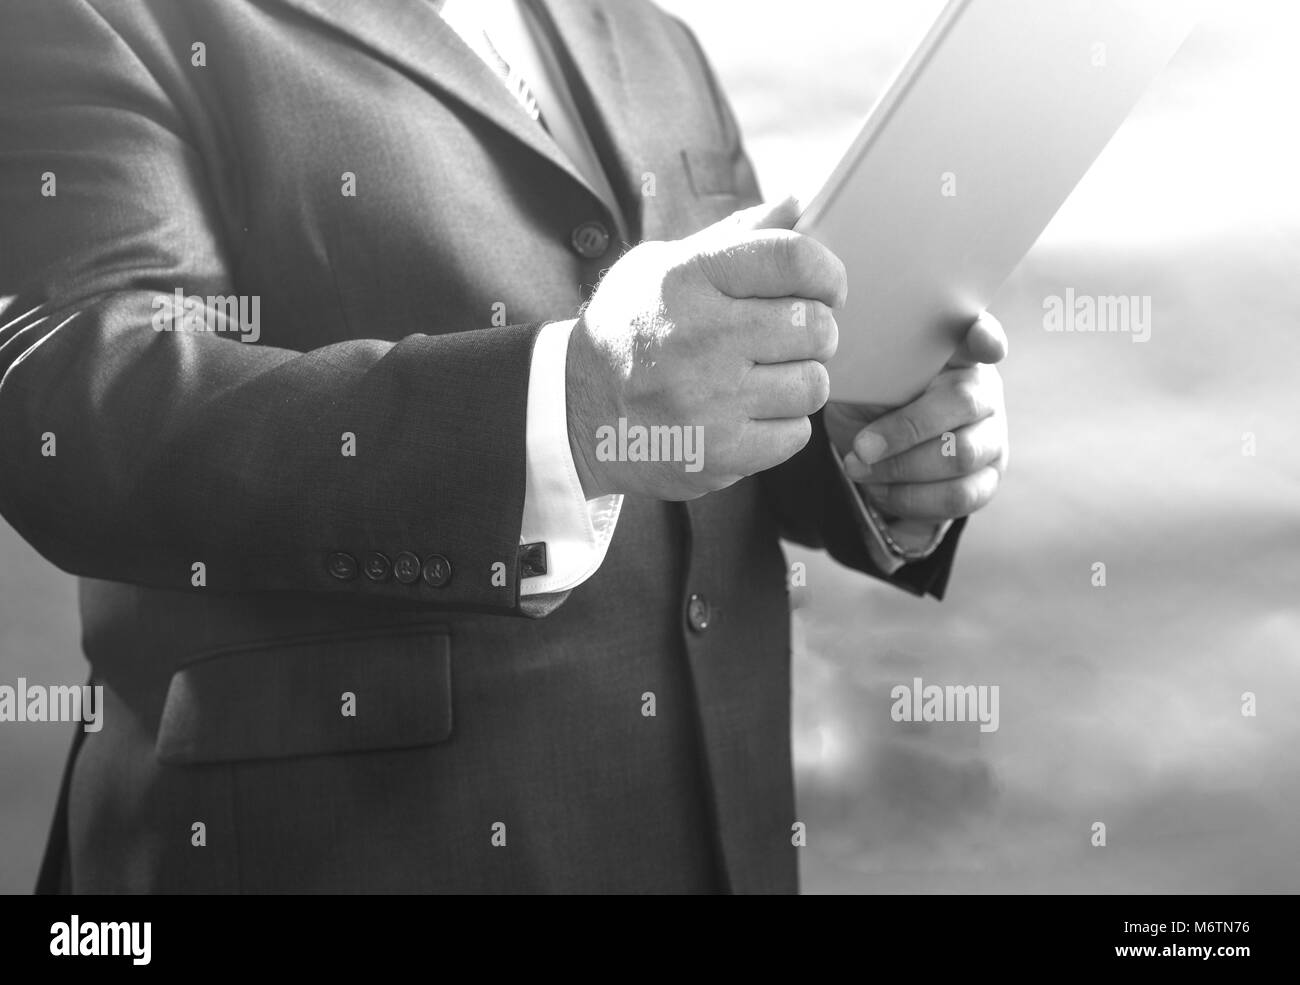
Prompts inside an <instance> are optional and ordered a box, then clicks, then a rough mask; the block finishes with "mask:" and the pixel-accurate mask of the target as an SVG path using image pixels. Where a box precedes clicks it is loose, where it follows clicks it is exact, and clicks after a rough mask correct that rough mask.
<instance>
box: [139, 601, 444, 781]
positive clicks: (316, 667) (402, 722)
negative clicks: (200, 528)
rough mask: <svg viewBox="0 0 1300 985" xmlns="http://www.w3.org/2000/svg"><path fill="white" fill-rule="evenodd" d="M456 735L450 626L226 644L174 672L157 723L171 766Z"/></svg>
mask: <svg viewBox="0 0 1300 985" xmlns="http://www.w3.org/2000/svg"><path fill="white" fill-rule="evenodd" d="M450 736H451V637H450V635H449V633H448V632H447V630H446V628H445V627H440V626H416V627H410V626H403V627H397V628H394V629H392V630H387V631H379V632H376V631H374V630H366V631H362V632H358V633H351V634H343V635H329V636H302V637H293V638H290V639H281V640H272V641H267V642H261V643H254V644H249V645H247V646H240V647H238V648H230V649H226V650H223V651H220V652H217V653H214V654H211V655H208V656H205V657H202V658H200V659H198V660H196V661H194V662H193V663H189V664H187V665H186V666H184V667H182V668H181V669H180V670H178V671H176V673H175V674H173V676H172V679H171V683H170V685H169V687H168V690H167V697H166V700H165V702H164V705H163V711H162V717H161V720H160V722H159V727H158V738H157V743H156V751H157V754H158V758H159V759H160V760H161V761H162V762H164V763H170V764H182V765H188V764H198V763H217V762H229V761H236V760H249V759H272V758H280V757H287V756H314V755H324V754H337V753H356V752H368V751H373V750H380V749H401V748H410V747H415V746H427V745H433V744H435V743H438V742H442V741H445V740H446V739H448V738H449V737H450Z"/></svg>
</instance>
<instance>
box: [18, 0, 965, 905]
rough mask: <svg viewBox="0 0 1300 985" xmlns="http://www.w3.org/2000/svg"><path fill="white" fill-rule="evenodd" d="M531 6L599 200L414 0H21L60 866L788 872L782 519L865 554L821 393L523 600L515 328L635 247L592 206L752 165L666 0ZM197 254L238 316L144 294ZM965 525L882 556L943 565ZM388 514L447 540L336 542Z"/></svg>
mask: <svg viewBox="0 0 1300 985" xmlns="http://www.w3.org/2000/svg"><path fill="white" fill-rule="evenodd" d="M539 9H540V11H541V15H542V17H543V20H544V21H545V23H546V25H547V33H548V35H549V37H550V42H551V43H552V44H553V45H555V46H556V48H557V50H558V51H559V52H560V55H561V58H562V61H563V62H564V65H565V68H566V74H567V77H568V80H569V84H570V86H571V87H572V88H573V90H574V93H575V96H576V98H577V101H578V104H579V107H580V109H581V111H582V114H583V118H584V122H585V124H586V125H587V127H588V128H589V129H590V130H591V132H592V134H593V136H594V139H595V142H596V145H597V148H598V149H599V152H600V156H601V160H602V162H603V164H604V166H605V168H606V170H607V171H608V172H609V175H610V179H611V181H612V183H613V186H614V188H615V190H616V192H617V194H618V196H619V205H620V212H621V214H619V215H610V214H608V212H607V210H606V208H605V207H604V206H603V205H602V204H601V202H600V200H599V199H598V198H597V197H596V196H595V195H594V194H593V193H592V191H591V189H590V188H588V187H587V185H586V184H585V183H584V181H583V180H582V179H581V178H580V177H579V176H578V175H577V174H576V173H575V172H574V170H573V168H572V166H571V165H570V164H569V163H567V162H566V161H565V160H564V158H563V157H562V156H561V155H560V154H559V152H558V151H557V150H556V148H555V146H554V145H553V144H552V143H551V141H550V139H549V137H548V136H547V134H546V133H545V132H544V131H543V130H542V129H540V128H539V127H537V126H536V125H534V124H532V123H531V121H529V120H528V119H527V117H526V116H525V115H524V114H522V113H521V112H520V111H519V107H518V106H517V105H516V104H515V103H514V102H513V101H512V97H511V95H510V94H509V93H508V92H507V91H506V90H505V88H504V87H503V86H502V85H501V84H500V82H499V81H498V80H497V79H496V78H495V77H494V76H493V75H492V74H491V73H490V71H489V70H487V69H486V68H485V66H484V65H483V64H482V63H481V62H480V61H479V59H478V58H477V57H476V56H475V55H474V54H473V53H472V52H471V51H469V50H468V49H467V48H466V47H465V46H464V45H463V44H462V43H461V42H460V41H459V39H458V38H457V37H456V36H455V35H454V34H453V33H451V31H450V30H449V29H448V28H447V27H446V26H445V25H444V24H443V22H442V21H441V19H440V18H439V16H438V15H437V13H436V12H435V11H434V10H433V9H432V8H431V7H430V5H428V4H426V3H424V2H418V0H410V2H396V0H394V2H386V3H356V2H351V0H193V2H187V0H4V2H3V18H4V22H5V31H4V34H3V36H2V37H0V196H2V197H0V298H3V299H4V300H3V302H0V303H3V304H4V305H5V308H4V312H3V315H2V316H0V326H3V329H2V331H0V357H2V358H0V372H3V383H2V384H0V454H2V456H3V461H4V463H5V465H4V470H3V480H0V508H2V509H3V513H4V515H5V517H7V518H8V520H9V521H10V522H11V523H12V524H13V525H14V527H15V528H17V529H18V531H19V532H20V533H21V534H22V535H23V536H24V537H26V538H27V539H28V540H29V541H30V542H31V543H32V544H33V545H35V546H36V548H37V549H39V550H40V551H41V552H42V553H43V554H44V556H45V557H47V558H48V559H49V560H51V561H52V562H53V563H55V564H57V565H59V566H60V567H62V568H64V569H65V570H67V571H69V572H72V573H74V574H76V575H78V576H80V577H81V608H82V618H83V621H84V643H85V652H86V656H87V658H88V659H89V661H90V664H91V668H92V670H91V673H92V676H93V678H94V680H96V681H97V682H99V683H102V684H103V685H104V686H105V688H106V696H105V702H106V708H105V725H104V728H103V730H102V731H100V732H98V733H93V734H83V733H81V732H80V731H79V732H78V744H77V746H76V747H75V748H74V750H73V754H72V756H71V757H70V761H69V769H68V775H67V777H66V778H65V789H64V795H63V802H62V806H61V810H60V813H59V816H58V817H57V818H56V823H55V825H54V832H53V836H52V839H51V844H50V848H49V850H48V854H47V858H46V865H45V868H44V875H43V885H44V886H45V887H46V888H57V887H58V886H60V885H61V886H62V887H63V888H70V889H72V890H75V891H169V890H178V891H274V890H303V891H316V890H328V891H334V890H338V891H354V890H369V891H374V890H378V891H388V890H393V891H411V890H418V891H481V890H521V891H611V890H632V891H672V892H675V891H699V890H703V891H709V890H723V889H731V890H735V891H742V892H768V891H782V892H788V891H793V890H795V889H796V888H797V867H796V859H795V854H796V852H795V849H794V848H793V847H792V845H791V825H792V824H793V823H794V822H795V821H796V820H797V817H796V814H795V806H794V797H793V790H792V776H791V762H790V717H789V700H790V673H789V662H790V651H789V616H788V605H787V592H786V564H785V561H784V559H783V556H782V553H781V548H780V545H779V542H778V539H779V537H781V536H784V537H787V538H790V539H793V540H795V541H798V542H801V543H803V544H807V545H812V546H824V547H826V548H827V549H828V550H829V551H830V552H831V554H832V555H833V556H834V557H836V558H837V559H839V560H840V561H841V562H842V563H844V564H846V565H849V566H851V567H853V568H856V569H858V570H861V571H864V572H867V573H876V572H875V571H874V570H873V568H872V565H871V562H870V561H869V559H868V557H867V554H866V551H865V543H864V540H863V536H862V531H861V529H860V528H859V526H858V519H857V513H856V511H855V509H854V507H853V504H852V502H851V500H850V497H849V495H848V493H847V491H846V490H845V489H844V488H843V487H842V486H841V485H840V483H839V482H837V481H836V475H835V473H834V471H833V469H832V465H833V462H832V458H831V452H830V450H829V448H828V446H827V442H826V440H825V438H824V437H823V436H822V431H821V428H820V427H817V428H814V434H815V437H814V439H813V441H812V442H811V443H810V444H809V445H808V447H807V448H806V449H805V450H804V451H803V452H802V453H800V454H799V455H798V456H796V457H795V458H793V459H791V460H790V461H789V462H787V463H786V464H785V465H783V466H782V467H780V468H778V469H775V470H772V471H771V472H769V473H766V474H764V475H762V476H759V477H756V478H754V479H750V480H746V481H743V482H740V483H738V484H737V485H735V486H733V487H732V488H730V489H728V490H726V491H724V492H720V493H716V494H713V495H710V496H708V497H705V498H703V499H701V500H698V501H696V502H692V503H690V504H686V505H683V504H674V503H663V502H654V501H647V500H638V499H628V501H627V502H626V505H625V507H624V510H623V514H622V519H621V521H620V522H619V524H618V529H617V534H616V536H615V538H614V540H613V544H612V546H611V548H610V550H609V554H608V557H607V559H606V561H605V563H604V565H603V566H602V567H601V569H600V570H599V572H598V573H597V574H596V575H595V576H594V577H593V578H591V579H590V580H589V581H588V582H586V583H585V584H583V585H582V586H580V587H579V588H577V589H576V590H574V591H573V592H571V593H569V594H568V595H567V596H563V597H554V598H550V599H548V600H545V601H544V604H538V603H536V602H534V603H533V604H531V605H527V604H521V596H520V594H519V571H518V566H517V560H516V559H517V555H518V537H519V531H520V523H521V516H522V504H523V496H524V437H525V407H526V400H527V392H528V369H529V360H530V356H531V349H532V345H533V341H534V338H535V336H536V333H537V331H538V329H539V326H540V325H541V324H542V323H544V322H545V321H546V320H550V319H558V318H566V317H573V316H574V314H575V313H576V309H577V307H578V305H579V304H580V302H581V300H582V299H583V298H584V297H586V296H587V295H588V294H589V292H590V290H591V289H592V287H593V285H595V283H596V282H597V281H598V279H599V278H600V275H601V272H602V271H603V270H605V269H606V268H607V267H609V265H610V264H611V263H613V261H614V260H615V259H616V258H617V256H618V254H619V252H620V251H621V250H622V249H624V248H626V246H627V243H626V242H624V243H619V242H618V240H617V237H616V239H615V242H614V243H613V244H612V245H611V248H610V249H609V250H608V251H607V252H606V253H605V254H604V255H601V256H598V257H595V258H588V257H586V256H584V255H582V253H581V252H580V250H579V249H578V248H577V247H576V246H575V244H574V242H573V237H572V233H573V231H574V230H575V229H576V228H577V227H579V226H580V225H582V224H583V223H586V222H591V221H595V222H599V223H602V224H603V225H604V226H605V227H606V228H608V229H610V230H619V229H621V230H623V231H624V233H625V238H626V240H627V242H635V241H638V240H640V239H642V238H647V239H664V238H674V237H680V236H683V235H686V234H689V233H691V232H693V231H695V230H697V229H699V228H701V227H702V226H704V225H706V224H708V223H710V222H712V221H714V220H716V219H718V218H720V217H722V216H724V215H726V214H728V213H730V212H732V211H733V210H735V209H737V208H739V207H741V206H744V205H747V204H751V203H753V202H755V201H756V200H758V189H757V187H756V185H755V181H754V176H753V172H752V170H751V168H750V166H749V163H748V162H747V160H746V157H745V155H744V152H743V150H742V146H741V142H740V137H739V134H738V132H737V129H736V124H735V121H734V120H733V118H732V115H731V113H730V111H729V109H728V106H727V104H726V102H725V100H724V99H723V97H722V95H721V93H720V91H719V89H718V85H717V82H716V80H715V79H714V77H713V76H712V74H711V72H710V70H709V67H708V65H707V64H706V62H705V59H704V57H703V55H702V54H701V52H700V50H699V48H698V46H697V44H696V43H695V41H694V39H693V38H692V36H691V35H690V33H689V32H688V31H687V30H686V29H685V28H684V27H683V26H682V25H681V24H680V23H678V22H676V21H674V20H673V19H671V18H669V17H667V16H665V15H664V14H663V13H661V12H660V11H658V10H657V9H656V8H654V7H653V6H651V5H650V4H648V3H645V2H641V0H630V2H618V3H615V2H610V3H597V2H595V0H572V2H564V0H547V2H546V3H544V4H542V5H540V8H539ZM196 43H201V44H202V45H204V46H205V49H204V55H205V60H206V64H205V65H203V66H198V65H195V64H194V62H195V60H196V55H195V52H196V50H197V49H195V48H194V47H193V46H194V45H195V44H196ZM344 172H352V173H353V174H354V175H355V176H356V195H355V197H350V196H345V195H343V194H341V188H342V177H341V176H342V175H343V173H344ZM646 172H653V174H654V175H655V192H656V194H654V195H653V196H646V195H643V194H642V187H643V184H642V178H643V175H644V174H645V173H646ZM47 173H53V175H54V176H55V182H56V185H55V188H56V194H55V195H54V196H53V197H51V196H47V195H42V194H41V188H42V184H43V183H46V182H47ZM588 252H590V251H589V250H588ZM178 287H179V288H181V289H182V290H184V291H185V292H186V293H187V294H193V295H202V296H208V295H213V296H224V295H232V294H235V295H256V296H259V297H260V299H261V333H262V335H261V340H260V341H259V342H258V343H257V344H245V343H241V342H239V341H238V340H237V337H235V336H232V335H228V334H220V333H211V334H204V333H159V332H156V331H154V330H153V328H152V327H151V318H152V315H153V307H152V305H153V299H154V298H155V297H157V296H158V295H170V294H172V292H173V291H174V290H175V289H176V288H178ZM499 303H503V304H504V306H505V308H504V310H505V312H506V313H507V320H508V322H509V324H508V325H506V326H500V325H497V326H496V327H493V326H494V323H493V315H494V314H495V313H497V312H499V311H500V310H501V309H500V308H499V307H498V304H499ZM47 432H53V433H54V435H55V436H56V442H57V444H56V449H57V453H56V454H55V455H53V456H49V455H43V454H42V445H43V441H42V436H43V435H45V434H46V433H47ZM343 432H352V433H353V434H355V436H356V444H357V447H356V454H355V456H354V457H347V456H344V455H342V454H341V451H340V450H341V436H342V434H343ZM959 529H960V524H959V525H957V527H956V528H955V529H954V531H953V533H952V534H951V535H950V536H949V537H948V538H947V540H946V541H945V543H944V545H943V546H942V548H941V549H940V551H939V552H938V554H937V555H936V556H934V557H933V558H931V559H930V560H928V561H926V562H924V563H919V564H914V565H909V566H908V567H907V568H905V569H904V570H903V572H901V573H900V574H899V575H898V576H896V578H895V579H894V581H895V582H896V583H897V584H899V585H900V586H901V587H903V588H904V589H907V590H909V591H912V592H914V593H917V594H921V593H924V592H927V591H928V592H930V593H932V594H934V595H936V596H939V595H941V594H942V591H943V586H944V583H945V581H946V579H947V572H948V569H949V565H950V562H951V555H952V551H953V548H954V545H955V542H956V537H957V531H958V530H959ZM371 551H378V552H382V553H384V554H385V555H387V556H388V557H389V558H393V557H395V556H396V555H398V554H399V553H400V552H411V553H413V554H415V555H417V556H419V557H420V558H421V559H425V558H428V557H430V556H431V555H435V554H436V555H441V556H442V557H444V558H445V559H447V562H448V563H449V565H450V571H451V577H450V580H449V581H447V582H446V583H445V584H441V585H440V586H438V585H435V584H434V583H431V582H426V581H425V580H423V579H420V580H417V581H415V583H413V584H408V583H403V582H401V581H398V580H397V579H395V578H392V577H389V578H387V579H386V580H380V581H374V580H371V579H369V578H368V577H365V576H364V575H361V576H358V577H355V578H351V579H348V580H342V579H340V578H338V577H336V576H335V575H336V574H337V573H338V572H335V573H331V570H329V568H328V566H327V558H328V557H329V556H330V555H331V554H333V553H335V552H345V553H348V554H350V555H351V556H353V557H355V558H358V559H361V558H364V556H365V555H366V553H367V552H371ZM196 562H202V564H203V565H204V566H205V568H206V585H204V586H202V587H196V586H195V585H193V584H192V571H193V568H192V566H193V565H194V564H195V563H196ZM496 562H505V567H506V569H507V577H506V579H505V584H504V585H496V584H494V583H493V577H492V575H493V566H494V564H495V563H496ZM344 573H346V572H344ZM498 580H499V579H498ZM438 581H441V578H434V579H432V582H438ZM692 595H698V596H702V597H703V598H704V599H705V600H706V601H707V604H708V606H709V613H710V619H709V622H708V625H707V628H704V629H702V631H701V630H700V629H698V628H692V626H691V623H690V621H689V620H688V617H687V606H688V599H689V598H690V597H691V596H692ZM345 692H350V693H351V694H352V695H354V696H355V710H356V714H355V715H353V716H347V715H344V714H342V710H343V703H344V702H345V701H346V698H345V697H344V695H345ZM646 692H653V693H654V695H655V710H656V715H655V716H654V717H647V716H645V715H643V714H642V708H643V695H645V694H646ZM199 822H201V823H202V825H203V826H204V827H203V830H204V835H205V838H204V840H205V842H206V843H205V844H204V845H202V846H198V845H196V844H195V842H196V841H197V840H198V838H197V837H196V835H195V833H194V832H195V831H196V830H198V829H196V828H195V825H196V823H199ZM497 825H504V832H505V844H504V846H503V845H500V844H494V843H493V842H494V838H493V835H494V831H495V832H497V833H498V835H499V833H500V832H501V830H502V829H501V828H500V827H494V826H497ZM500 840H501V839H500V837H499V836H498V838H497V839H496V841H498V842H499V841H500Z"/></svg>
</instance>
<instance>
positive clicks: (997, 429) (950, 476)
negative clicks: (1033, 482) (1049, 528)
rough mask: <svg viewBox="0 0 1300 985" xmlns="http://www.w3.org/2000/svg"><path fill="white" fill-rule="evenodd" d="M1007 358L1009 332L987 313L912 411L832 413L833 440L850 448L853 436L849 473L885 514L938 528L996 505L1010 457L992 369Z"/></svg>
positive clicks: (857, 408)
mask: <svg viewBox="0 0 1300 985" xmlns="http://www.w3.org/2000/svg"><path fill="white" fill-rule="evenodd" d="M1006 352H1007V337H1006V333H1005V332H1003V330H1002V325H1001V324H1000V323H999V322H998V320H997V319H996V318H994V317H993V316H992V315H990V314H988V313H987V312H985V313H984V314H982V315H980V317H979V318H978V319H977V320H976V322H975V324H974V325H972V326H971V328H970V329H969V330H968V331H967V333H966V337H965V338H964V339H963V341H962V344H961V346H960V348H959V349H958V350H957V353H956V354H955V355H954V356H953V358H952V359H951V360H949V362H948V364H947V365H946V366H945V367H944V369H943V371H942V372H941V373H939V375H938V376H936V377H935V378H934V380H933V381H931V383H930V385H929V386H928V387H926V389H925V392H924V393H922V394H921V396H919V397H917V398H916V399H915V400H913V401H912V402H911V403H910V404H906V405H904V406H903V407H899V408H898V409H897V410H892V411H888V412H886V413H884V414H882V413H881V412H880V411H879V410H878V409H873V408H870V407H865V406H861V405H855V404H845V403H839V402H835V403H831V404H829V405H828V406H827V408H826V415H825V416H826V423H827V427H828V429H829V431H830V434H831V438H832V441H833V442H835V443H836V444H837V446H840V447H843V444H844V442H845V439H844V438H840V439H839V440H836V439H837V436H842V435H852V436H853V437H852V449H853V450H852V451H850V452H849V453H848V454H847V455H846V456H845V458H844V467H845V471H846V472H847V473H848V476H849V478H850V479H852V480H853V481H854V482H856V483H859V484H861V485H865V486H866V488H867V494H868V496H869V497H870V498H871V501H872V502H873V503H874V504H875V505H876V507H877V508H878V509H879V510H881V512H883V513H886V514H889V515H890V516H893V517H898V518H901V519H904V520H930V521H939V520H947V519H955V518H956V517H960V516H966V515H967V514H970V513H973V512H975V511H976V510H978V509H980V508H982V507H983V506H985V505H987V504H988V502H989V500H991V499H992V498H993V494H994V493H995V492H996V491H997V488H998V483H999V482H1000V481H1001V478H1002V474H1003V473H1004V472H1005V471H1006V467H1007V460H1008V456H1009V447H1008V444H1007V415H1006V405H1005V403H1004V399H1003V394H1002V377H1001V376H1000V375H999V374H998V371H997V368H996V367H995V366H994V365H993V364H994V363H997V362H1000V361H1001V360H1002V358H1003V357H1004V356H1005V355H1006ZM867 422H870V427H866V428H863V427H862V425H863V424H865V423H867Z"/></svg>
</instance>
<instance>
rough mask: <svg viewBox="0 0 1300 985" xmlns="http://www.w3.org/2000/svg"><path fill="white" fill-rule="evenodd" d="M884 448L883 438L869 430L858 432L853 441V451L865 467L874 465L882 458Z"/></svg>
mask: <svg viewBox="0 0 1300 985" xmlns="http://www.w3.org/2000/svg"><path fill="white" fill-rule="evenodd" d="M886 447H887V445H886V443H885V438H884V436H883V435H881V434H877V433H876V432H875V431H872V430H870V429H865V430H862V431H859V432H858V436H857V437H856V438H854V439H853V450H854V451H855V452H857V453H858V458H860V459H862V461H863V463H864V464H866V465H874V464H875V463H876V462H878V461H880V460H881V459H882V458H884V457H885V449H886Z"/></svg>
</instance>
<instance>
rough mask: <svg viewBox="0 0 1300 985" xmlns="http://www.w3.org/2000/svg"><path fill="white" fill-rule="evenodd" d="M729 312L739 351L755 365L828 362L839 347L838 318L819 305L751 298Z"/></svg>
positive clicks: (791, 299)
mask: <svg viewBox="0 0 1300 985" xmlns="http://www.w3.org/2000/svg"><path fill="white" fill-rule="evenodd" d="M730 308H731V325H730V327H731V330H732V331H733V332H735V333H736V335H737V338H738V339H739V341H740V351H741V352H743V353H744V354H745V355H746V356H748V357H749V358H750V359H751V360H753V361H754V362H756V363H788V362H794V361H797V360H801V359H816V360H818V361H819V362H827V361H829V360H830V358H831V357H832V356H833V355H835V349H836V347H837V346H838V345H839V338H840V330H839V326H838V325H836V323H835V315H834V314H832V313H831V309H830V308H828V307H827V306H826V305H825V304H823V303H822V302H820V301H809V300H807V299H805V298H782V299H780V300H779V301H778V300H775V299H768V298H751V299H749V300H746V301H739V302H731V303H730Z"/></svg>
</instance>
